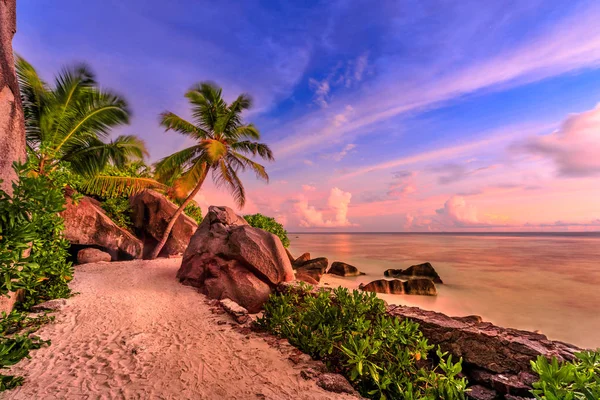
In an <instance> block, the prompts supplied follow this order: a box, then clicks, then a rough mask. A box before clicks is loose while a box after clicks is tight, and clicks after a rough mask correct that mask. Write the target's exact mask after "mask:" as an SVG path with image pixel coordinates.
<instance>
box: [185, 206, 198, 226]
mask: <svg viewBox="0 0 600 400" xmlns="http://www.w3.org/2000/svg"><path fill="white" fill-rule="evenodd" d="M183 213H184V214H185V215H187V216H188V217H190V218H192V219H193V220H194V221H196V223H197V224H198V225H200V224H201V223H202V209H201V208H200V206H199V205H198V204H197V203H196V202H195V201H192V202H191V203H189V204H188V205H187V206H185V209H184V210H183Z"/></svg>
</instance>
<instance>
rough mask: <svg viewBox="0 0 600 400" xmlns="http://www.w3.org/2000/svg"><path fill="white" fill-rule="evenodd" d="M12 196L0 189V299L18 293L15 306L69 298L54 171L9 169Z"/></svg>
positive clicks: (66, 245) (61, 179) (58, 182)
mask: <svg viewBox="0 0 600 400" xmlns="http://www.w3.org/2000/svg"><path fill="white" fill-rule="evenodd" d="M14 168H15V171H16V172H17V174H18V176H19V180H18V181H16V182H13V183H12V189H13V194H12V195H8V194H7V193H6V192H4V191H0V237H1V238H2V240H0V296H3V295H7V294H8V293H9V292H11V291H15V290H17V289H22V290H23V291H24V300H23V302H22V304H21V305H20V306H21V307H23V308H25V309H27V308H29V307H30V306H32V305H34V304H36V303H38V302H42V301H45V300H50V299H52V298H58V297H69V295H70V290H69V286H68V282H69V281H70V280H71V278H72V276H73V267H72V265H71V263H70V262H67V257H68V248H69V243H68V242H67V240H66V239H65V238H64V236H63V230H64V221H63V219H62V218H61V217H60V215H59V214H58V213H59V212H60V211H62V210H63V209H64V206H65V198H64V194H63V191H62V187H63V186H64V185H65V181H64V177H62V176H60V174H59V173H58V172H56V171H54V172H50V173H49V174H48V175H35V174H34V175H32V174H29V173H28V172H29V169H28V168H27V167H26V166H24V165H19V164H16V163H15V165H14Z"/></svg>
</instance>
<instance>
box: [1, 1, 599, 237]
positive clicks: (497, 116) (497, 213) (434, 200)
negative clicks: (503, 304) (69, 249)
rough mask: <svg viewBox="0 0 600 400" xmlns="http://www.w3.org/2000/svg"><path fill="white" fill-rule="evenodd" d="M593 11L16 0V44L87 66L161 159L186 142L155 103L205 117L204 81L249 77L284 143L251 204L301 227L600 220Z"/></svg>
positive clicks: (593, 226) (595, 225)
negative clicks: (195, 91)
mask: <svg viewBox="0 0 600 400" xmlns="http://www.w3.org/2000/svg"><path fill="white" fill-rule="evenodd" d="M598 21H600V2H598V1H596V0H589V1H586V0H581V1H580V0H573V1H568V2H567V1H563V0H527V1H522V0H496V1H486V2H482V1H480V0H462V1H448V0H436V1H433V0H403V1H387V0H381V1H377V2H373V1H361V0H354V1H336V0H329V1H297V2H293V1H250V0H248V1H244V2H232V1H227V0H225V1H219V2H213V1H211V2H203V1H193V0H170V1H169V2H164V1H158V0H143V1H142V0H128V1H123V0H86V1H80V0H55V1H52V2H49V1H48V2H41V1H38V0H18V1H17V34H16V36H15V40H14V43H13V45H14V48H15V51H16V52H17V53H18V54H20V55H22V56H23V57H25V58H26V59H27V60H28V61H30V62H31V63H32V64H33V65H34V66H36V68H37V69H38V71H39V72H40V73H41V74H42V75H43V76H44V77H45V78H46V79H47V80H48V81H51V79H52V77H53V76H54V74H55V73H56V72H58V71H59V70H60V68H61V67H63V66H65V65H67V64H69V63H74V62H80V61H83V62H86V63H88V64H89V65H90V66H91V67H92V69H93V70H94V71H95V72H96V74H97V77H98V81H99V82H100V84H101V85H102V86H104V87H107V88H110V89H112V90H115V91H117V92H119V93H120V94H122V95H123V96H125V98H126V99H127V100H128V102H129V103H130V106H131V108H132V110H133V118H132V121H131V124H130V125H129V126H126V127H122V128H119V129H118V130H116V131H115V132H114V134H115V135H117V134H136V135H138V136H140V137H141V138H142V139H143V140H144V141H145V142H146V144H147V147H148V149H149V151H150V159H149V162H155V161H157V160H159V159H160V158H162V157H165V156H167V155H169V154H171V153H173V152H175V151H178V150H181V149H183V148H185V147H187V146H189V145H191V143H190V142H189V141H188V139H185V138H184V137H182V136H179V135H178V134H176V133H173V132H164V129H163V128H161V127H160V126H159V124H158V115H159V113H161V112H163V111H167V110H168V111H172V112H175V113H177V114H179V115H181V116H183V117H185V118H191V116H190V110H189V107H188V104H187V103H186V99H185V98H184V96H183V95H184V93H185V92H186V90H188V89H189V88H190V87H191V86H192V85H193V84H194V83H197V82H200V81H207V80H209V81H213V82H216V83H217V84H218V85H219V86H221V87H222V88H223V92H224V95H225V98H226V99H228V100H231V99H233V98H235V97H236V96H237V95H238V94H240V93H242V92H245V93H249V94H250V95H251V96H252V97H253V99H254V108H253V109H252V110H250V111H249V112H247V113H246V115H245V119H246V121H247V122H252V123H254V124H255V125H257V127H258V128H259V129H260V131H261V133H262V141H263V142H265V143H267V144H269V145H270V146H271V148H272V149H273V151H274V155H275V159H276V160H275V162H272V163H268V164H267V165H266V167H267V171H268V172H269V175H270V181H269V183H268V184H267V183H263V182H260V181H257V180H256V179H255V178H254V176H253V175H244V176H243V179H244V182H245V183H246V188H247V204H246V207H245V208H244V209H243V210H239V211H240V212H241V213H244V214H246V213H256V212H261V213H264V214H266V215H270V216H273V217H275V218H276V219H277V220H278V221H280V222H282V223H283V224H284V226H285V227H286V229H287V230H288V231H292V232H305V231H309V232H311V231H314V232H338V231H345V232H346V231H347V232H352V231H357V232H360V231H370V232H412V231H415V232H427V231H478V232H479V231H598V230H600V23H598ZM207 182H208V181H207ZM196 200H197V201H198V203H199V204H200V205H201V206H202V207H203V208H204V210H206V208H207V207H208V205H228V206H232V207H234V203H233V201H232V199H231V196H230V195H229V194H228V193H227V192H226V191H224V190H222V189H219V188H216V187H215V186H214V185H213V184H212V182H208V183H207V184H206V185H205V187H204V188H203V189H202V191H201V192H200V193H199V195H198V196H197V198H196ZM234 208H235V207H234Z"/></svg>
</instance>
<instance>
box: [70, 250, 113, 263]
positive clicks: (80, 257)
mask: <svg viewBox="0 0 600 400" xmlns="http://www.w3.org/2000/svg"><path fill="white" fill-rule="evenodd" d="M111 260H112V257H111V256H110V254H108V253H107V252H104V251H102V250H98V249H95V248H93V247H88V248H87V249H82V250H79V252H77V263H79V264H89V263H95V262H110V261H111Z"/></svg>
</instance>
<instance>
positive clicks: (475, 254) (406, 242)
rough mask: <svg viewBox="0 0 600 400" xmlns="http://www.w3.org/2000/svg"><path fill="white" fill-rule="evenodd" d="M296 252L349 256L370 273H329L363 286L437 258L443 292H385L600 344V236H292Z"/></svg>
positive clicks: (399, 300) (395, 298)
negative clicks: (431, 294) (347, 275)
mask: <svg viewBox="0 0 600 400" xmlns="http://www.w3.org/2000/svg"><path fill="white" fill-rule="evenodd" d="M288 236H289V238H290V241H291V245H290V251H291V252H292V254H293V255H294V256H295V257H298V256H300V255H301V254H302V253H304V252H310V253H311V257H312V258H315V257H327V258H328V259H329V262H330V263H331V262H333V261H343V262H346V263H349V264H352V265H354V266H356V267H357V268H359V269H360V270H361V271H362V272H365V273H366V275H364V276H360V277H355V278H342V277H336V276H333V275H325V277H324V278H323V280H322V281H321V282H322V283H323V284H325V283H327V284H330V285H332V286H333V285H341V286H345V287H348V288H357V287H358V285H359V284H360V283H368V282H370V281H372V280H375V279H381V278H383V277H384V276H383V272H384V271H385V270H386V269H388V268H407V267H409V266H411V265H413V264H417V263H422V262H426V261H429V262H431V263H432V265H433V266H434V268H435V269H436V270H437V272H438V273H439V275H440V277H441V278H442V280H443V281H444V284H442V285H437V288H438V296H435V297H429V296H410V295H380V297H381V298H383V299H385V300H386V301H387V302H389V303H394V304H404V305H412V306H417V307H421V308H423V309H427V310H434V311H439V312H442V313H445V314H448V315H452V316H465V315H472V314H476V315H480V316H482V317H483V319H484V320H486V321H490V322H493V323H494V324H497V325H500V326H505V327H511V328H517V329H525V330H530V331H535V330H537V331H541V332H542V333H543V334H545V335H547V336H548V337H549V338H550V339H554V340H561V341H565V342H569V343H573V344H575V345H578V346H581V347H585V348H598V347H600V233H560V234H559V233H515V234H511V233H484V234H480V233H458V234H457V233H443V234H430V233H427V234H415V233H326V234H320V233H319V234H317V233H291V234H289V235H288Z"/></svg>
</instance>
